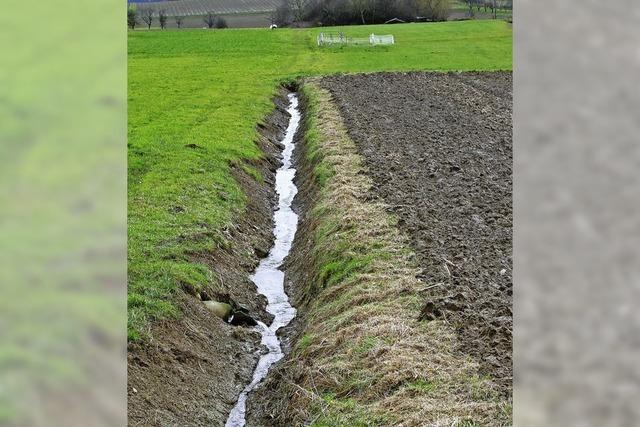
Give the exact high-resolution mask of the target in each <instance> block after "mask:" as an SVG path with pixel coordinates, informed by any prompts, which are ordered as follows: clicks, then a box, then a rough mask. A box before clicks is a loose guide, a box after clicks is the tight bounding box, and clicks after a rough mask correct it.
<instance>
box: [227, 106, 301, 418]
mask: <svg viewBox="0 0 640 427" xmlns="http://www.w3.org/2000/svg"><path fill="white" fill-rule="evenodd" d="M288 97H289V102H290V104H289V108H288V109H287V111H288V112H289V114H291V119H290V120H289V126H288V127H287V133H286V134H285V136H284V139H283V140H282V144H284V150H283V152H282V166H280V168H279V169H278V171H277V172H276V191H277V193H278V208H277V209H276V211H275V213H274V215H273V218H274V222H275V226H274V234H275V243H274V245H273V247H272V248H271V251H270V252H269V254H268V255H267V257H266V258H264V259H263V260H262V261H260V265H259V266H258V268H257V269H256V271H255V272H254V274H253V275H252V276H251V280H252V281H253V282H254V283H255V284H256V286H257V287H258V292H260V293H261V294H263V295H264V296H266V297H267V301H268V305H267V311H268V312H269V313H271V314H273V316H274V319H273V322H272V323H271V325H270V326H267V325H265V324H264V323H262V322H258V326H257V327H258V329H259V331H260V333H261V334H262V344H263V345H265V346H266V347H267V348H268V349H269V351H268V353H266V354H265V355H263V356H261V357H260V360H259V361H258V366H257V367H256V370H255V371H254V373H253V380H252V381H251V383H250V384H249V385H247V386H246V387H245V388H244V390H243V391H242V393H240V397H239V398H238V403H236V406H234V408H233V409H232V410H231V413H230V414H229V418H228V419H227V423H226V425H225V426H226V427H243V426H244V425H245V421H246V420H245V411H246V406H247V396H248V395H249V393H250V392H251V391H252V390H253V389H255V388H256V386H257V385H258V384H259V383H260V381H262V380H263V379H264V378H265V377H266V376H267V373H268V372H269V369H270V368H271V366H272V365H273V364H274V363H276V362H277V361H278V360H280V359H282V358H283V357H284V354H283V353H282V347H281V344H280V340H279V339H278V336H277V335H276V331H277V330H278V329H280V328H281V327H283V326H286V325H288V324H289V322H291V320H293V318H294V317H295V316H296V309H295V308H293V307H292V306H291V304H289V298H288V297H287V294H286V293H285V291H284V272H282V271H281V270H280V267H281V266H282V263H283V261H284V259H285V258H286V256H287V255H289V251H290V250H291V245H292V244H293V238H294V236H295V234H296V230H297V228H298V215H297V214H296V213H295V212H293V210H292V209H291V203H292V202H293V198H294V197H295V195H296V193H297V192H298V188H297V187H296V185H295V184H294V183H293V177H294V176H295V174H296V170H295V169H294V168H293V167H292V155H293V150H294V148H295V145H294V143H293V137H294V136H295V133H296V130H297V129H298V125H299V124H300V111H299V110H298V98H297V96H296V95H295V94H289V96H288Z"/></svg>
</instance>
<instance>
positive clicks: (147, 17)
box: [142, 7, 155, 30]
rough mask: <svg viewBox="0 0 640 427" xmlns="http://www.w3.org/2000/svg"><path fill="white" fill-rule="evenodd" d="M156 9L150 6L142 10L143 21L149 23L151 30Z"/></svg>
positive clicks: (148, 26)
mask: <svg viewBox="0 0 640 427" xmlns="http://www.w3.org/2000/svg"><path fill="white" fill-rule="evenodd" d="M154 13H155V12H154V10H153V9H152V8H150V7H148V8H145V9H143V10H142V22H144V23H145V24H147V28H148V29H149V30H150V29H151V24H152V23H153V14H154Z"/></svg>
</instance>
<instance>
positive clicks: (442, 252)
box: [322, 72, 512, 394]
mask: <svg viewBox="0 0 640 427" xmlns="http://www.w3.org/2000/svg"><path fill="white" fill-rule="evenodd" d="M322 85H323V86H324V87H326V88H327V89H328V90H329V91H330V92H331V94H332V96H333V99H334V101H335V103H336V104H337V106H338V107H339V109H340V111H341V114H342V116H343V118H344V120H345V124H346V126H347V130H348V133H349V135H350V136H351V138H352V139H353V140H354V142H355V143H356V145H357V147H358V151H359V153H360V154H361V155H362V156H363V157H364V159H365V164H366V166H367V169H368V173H369V174H370V176H371V177H372V178H373V181H374V183H375V184H374V187H373V188H372V189H371V197H374V198H378V197H379V198H381V199H382V200H384V202H385V203H386V204H387V205H388V206H389V208H390V210H391V211H392V212H393V213H394V214H396V215H397V216H398V217H399V219H400V220H399V227H400V228H401V229H402V230H403V231H404V232H405V233H406V234H407V235H408V236H410V244H411V248H412V249H413V250H414V251H415V252H416V254H417V260H418V264H419V266H420V268H421V269H422V271H421V273H420V278H421V279H422V280H423V281H424V282H425V287H426V288H428V290H426V291H424V292H423V293H422V294H421V298H422V300H423V308H422V313H421V315H420V318H421V319H422V320H423V321H429V320H435V319H438V320H445V321H447V322H449V323H451V324H453V325H455V327H456V330H457V333H458V340H457V343H458V348H459V350H460V351H462V352H464V353H466V354H469V355H471V356H473V357H474V358H476V360H478V361H479V362H480V363H481V366H482V373H483V374H487V375H490V376H491V377H493V378H495V379H496V380H497V381H498V383H499V384H500V385H501V387H502V391H503V393H505V394H510V393H511V386H512V340H511V333H512V310H511V307H512V258H511V257H512V248H511V243H512V124H511V116H512V75H511V73H507V72H497V73H448V74H440V73H397V74H392V73H380V74H369V75H346V76H335V77H329V78H325V79H323V81H322ZM372 88H375V89H374V90H372Z"/></svg>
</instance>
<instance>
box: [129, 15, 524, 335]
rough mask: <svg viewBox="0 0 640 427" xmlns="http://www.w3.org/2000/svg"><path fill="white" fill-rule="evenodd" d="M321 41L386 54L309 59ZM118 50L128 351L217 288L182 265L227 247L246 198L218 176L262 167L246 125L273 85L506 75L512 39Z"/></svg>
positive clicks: (222, 36) (210, 41)
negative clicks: (365, 75)
mask: <svg viewBox="0 0 640 427" xmlns="http://www.w3.org/2000/svg"><path fill="white" fill-rule="evenodd" d="M323 30H324V31H327V30H330V31H332V32H334V31H344V32H345V33H346V34H347V35H348V36H360V37H362V36H367V35H368V34H370V33H372V32H373V33H376V34H393V35H394V36H395V39H396V45H394V46H376V47H355V46H352V47H331V48H327V47H322V48H320V47H318V46H317V45H316V35H317V34H318V33H319V32H320V31H323ZM128 50H129V62H128V78H129V81H128V109H129V110H128V118H129V123H128V145H129V150H128V162H129V165H128V217H129V226H128V227H129V237H128V244H129V249H128V251H129V253H128V261H129V288H128V308H129V310H128V313H129V314H128V316H129V317H128V336H129V339H130V340H137V339H142V338H144V337H145V336H147V335H148V331H149V329H148V328H149V321H150V320H153V319H164V318H172V317H176V316H179V315H180V313H179V312H178V310H177V308H176V306H175V305H174V304H173V302H172V301H175V296H176V295H177V294H176V292H178V289H179V287H180V286H179V284H180V283H189V284H191V285H193V286H194V287H196V288H198V287H200V286H202V285H203V284H206V283H207V282H209V281H215V280H216V278H215V277H213V275H212V273H211V272H210V271H209V269H208V268H206V267H205V266H204V265H198V264H195V263H193V262H190V259H189V254H190V253H194V252H201V251H208V250H212V249H214V248H215V247H216V246H222V245H226V244H227V242H226V241H225V239H224V237H223V236H224V232H223V230H224V228H225V225H227V224H229V223H230V222H232V221H233V218H234V216H235V215H238V214H239V213H241V212H242V209H243V207H244V205H245V203H246V200H247V197H250V196H249V195H246V194H243V192H242V191H241V189H240V188H239V186H238V185H237V183H236V182H235V180H234V179H233V178H232V176H231V174H230V166H229V165H230V163H232V162H238V161H240V160H242V159H252V158H257V157H260V156H261V153H260V151H259V149H258V148H257V146H256V145H255V144H254V141H255V139H256V137H257V132H256V124H257V123H259V122H260V121H261V120H262V118H263V117H265V116H266V115H267V114H268V113H269V111H270V110H271V109H272V108H273V104H272V103H271V97H272V96H273V94H274V93H275V91H276V89H277V87H278V86H279V85H280V84H281V83H282V82H285V81H290V80H291V79H294V78H296V77H299V76H305V75H321V74H331V73H339V72H374V71H407V70H441V71H448V70H510V69H511V68H512V55H511V50H512V31H511V28H510V26H509V25H508V24H507V23H505V22H501V21H464V22H446V23H437V24H404V25H394V26H358V27H344V28H330V29H326V28H325V29H320V28H315V29H298V30H296V29H278V30H275V31H271V30H268V29H233V30H231V29H229V30H180V31H132V32H129V40H128ZM371 90H375V88H371ZM192 144H195V146H194V145H192ZM187 145H190V146H191V147H187ZM256 178H257V179H259V177H256Z"/></svg>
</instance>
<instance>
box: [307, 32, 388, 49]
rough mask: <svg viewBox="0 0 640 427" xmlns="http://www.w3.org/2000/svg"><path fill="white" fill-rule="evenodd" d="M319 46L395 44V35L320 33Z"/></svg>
mask: <svg viewBox="0 0 640 427" xmlns="http://www.w3.org/2000/svg"><path fill="white" fill-rule="evenodd" d="M317 40H318V46H331V45H372V46H375V45H390V44H395V39H394V38H393V35H391V34H389V35H376V34H370V35H369V37H368V38H367V37H348V36H347V35H345V34H344V33H320V34H318V37H317Z"/></svg>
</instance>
